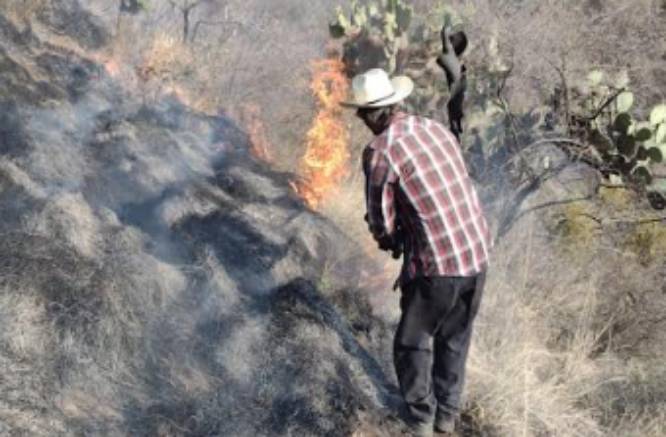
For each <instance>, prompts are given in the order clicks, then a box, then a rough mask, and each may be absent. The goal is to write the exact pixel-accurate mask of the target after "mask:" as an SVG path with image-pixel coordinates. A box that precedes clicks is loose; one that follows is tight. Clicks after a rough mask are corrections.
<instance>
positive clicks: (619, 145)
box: [569, 71, 666, 208]
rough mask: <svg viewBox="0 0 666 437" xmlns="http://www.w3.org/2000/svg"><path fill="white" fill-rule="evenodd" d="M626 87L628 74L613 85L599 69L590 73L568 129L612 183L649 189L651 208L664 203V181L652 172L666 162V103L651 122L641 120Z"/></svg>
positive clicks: (579, 94)
mask: <svg viewBox="0 0 666 437" xmlns="http://www.w3.org/2000/svg"><path fill="white" fill-rule="evenodd" d="M627 86H628V78H627V77H626V74H620V75H619V76H618V77H616V78H615V80H614V81H610V80H607V79H606V78H605V75H604V73H603V72H601V71H593V72H591V73H590V74H589V76H588V78H587V84H586V85H585V86H584V88H583V89H584V90H583V91H580V90H578V91H577V92H574V93H572V96H573V97H574V104H575V105H576V106H574V107H573V108H572V115H571V116H570V120H569V127H570V129H571V131H572V133H573V134H575V135H577V136H580V137H583V138H584V139H585V140H586V141H587V142H588V143H590V144H591V145H592V147H593V150H592V154H593V155H594V158H595V159H596V160H597V161H599V162H600V169H601V171H602V173H603V174H604V176H606V177H607V178H608V179H609V180H610V181H611V182H612V183H613V184H615V185H627V186H631V187H633V188H636V189H638V190H640V191H646V192H647V193H648V195H649V196H650V200H651V201H652V203H653V205H655V204H663V199H664V196H665V195H666V180H663V179H658V178H655V177H654V175H653V173H654V172H653V170H654V167H655V165H657V164H660V163H662V162H664V160H665V159H666V104H660V105H657V106H655V107H654V108H652V110H651V111H650V116H649V118H648V119H647V120H640V119H637V118H635V117H634V114H633V112H632V109H633V107H634V94H633V93H632V92H631V91H629V90H628V88H627ZM576 97H577V98H576ZM662 208H663V206H662Z"/></svg>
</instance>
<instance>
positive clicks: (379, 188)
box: [363, 147, 398, 241]
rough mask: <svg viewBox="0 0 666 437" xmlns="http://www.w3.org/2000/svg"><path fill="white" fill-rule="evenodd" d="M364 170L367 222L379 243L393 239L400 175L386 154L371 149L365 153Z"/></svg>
mask: <svg viewBox="0 0 666 437" xmlns="http://www.w3.org/2000/svg"><path fill="white" fill-rule="evenodd" d="M363 170H364V173H365V179H366V184H365V198H366V209H367V215H366V220H367V222H368V227H369V228H370V232H371V233H372V236H373V237H374V238H375V240H378V241H380V240H383V239H386V238H388V237H393V234H394V232H395V214H396V213H395V190H396V185H397V182H398V175H397V174H396V172H395V171H394V170H393V168H392V166H391V164H390V162H389V161H388V159H387V157H386V156H385V154H384V153H383V152H382V151H380V150H376V149H373V148H371V147H366V148H365V150H364V151H363Z"/></svg>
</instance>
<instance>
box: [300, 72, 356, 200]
mask: <svg viewBox="0 0 666 437" xmlns="http://www.w3.org/2000/svg"><path fill="white" fill-rule="evenodd" d="M343 68H344V65H343V63H342V62H341V61H339V60H336V59H324V60H319V61H315V62H314V63H313V64H312V69H313V78H312V82H311V84H310V88H311V89H312V92H313V93H314V95H315V97H316V98H317V100H318V107H319V111H318V113H317V115H316V117H315V119H314V121H313V122H312V126H311V127H310V130H309V131H308V133H307V137H306V151H305V155H304V156H303V158H302V159H301V163H300V175H301V177H302V181H301V182H300V183H298V184H296V187H295V188H296V191H297V193H298V194H299V195H300V196H301V197H303V199H305V202H306V203H307V204H308V206H310V207H311V208H313V209H316V208H317V207H318V206H319V205H320V204H321V202H322V201H324V200H326V199H327V198H328V197H329V196H330V195H331V194H333V193H335V192H336V190H337V187H338V186H339V184H340V182H341V181H342V179H343V178H344V177H345V176H346V175H347V174H348V171H349V169H348V161H349V157H350V154H349V150H348V147H347V145H348V143H349V133H348V132H347V129H346V127H345V125H344V123H343V121H342V113H341V107H340V105H339V103H340V102H341V101H342V100H343V99H344V98H345V97H346V96H347V88H348V84H347V79H346V77H345V75H344V73H343Z"/></svg>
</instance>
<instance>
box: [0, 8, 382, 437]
mask: <svg viewBox="0 0 666 437" xmlns="http://www.w3.org/2000/svg"><path fill="white" fill-rule="evenodd" d="M71 4H72V5H75V2H73V3H71ZM72 7H74V6H72ZM77 16H78V15H77ZM45 20H48V18H45ZM56 21H57V22H56V23H55V25H56V27H57V28H58V29H60V30H61V31H62V32H65V33H66V34H67V35H68V37H69V38H72V39H75V40H76V39H84V40H85V39H87V38H89V33H85V34H82V33H80V32H78V31H74V30H73V29H72V28H71V27H70V26H66V25H64V24H63V23H61V22H60V21H59V19H58V20H56ZM61 24H62V25H61ZM88 24H90V23H86V26H88ZM0 25H2V26H11V24H10V23H4V22H2V21H0ZM90 25H91V26H93V25H94V23H93V24H90ZM10 30H11V29H10ZM93 33H95V32H93ZM45 37H46V36H45V34H43V33H42V34H40V35H39V38H45ZM36 38H37V36H36ZM36 41H37V40H35V44H37V42H36ZM84 47H88V46H86V45H84ZM6 48H8V49H7V50H5V49H6ZM9 49H11V50H9ZM23 50H25V48H22V47H19V46H15V45H14V43H13V42H11V41H10V42H7V41H2V42H0V56H2V57H3V59H7V61H8V62H10V61H12V62H15V64H16V65H18V66H21V67H25V69H28V68H31V69H34V70H33V71H32V72H31V73H32V74H33V76H31V77H43V78H46V79H47V80H46V81H47V82H48V83H49V86H50V87H51V92H50V93H49V94H48V95H43V96H39V95H36V94H31V93H21V90H22V89H23V88H22V87H26V88H27V89H36V87H37V83H36V82H35V81H34V80H32V79H30V77H28V76H21V74H20V71H21V70H20V69H18V68H17V69H16V70H12V71H9V72H4V73H2V74H3V75H5V76H3V80H2V81H0V86H2V87H3V88H2V89H1V91H2V92H0V95H3V96H5V95H8V96H11V97H12V100H14V101H15V103H12V104H10V103H2V104H1V105H2V106H1V107H2V108H7V110H6V111H3V112H2V115H0V117H2V121H5V123H3V124H2V127H0V138H2V139H3V140H7V141H3V146H2V147H3V148H2V155H1V156H0V180H1V181H2V186H3V191H2V193H0V194H1V195H0V205H1V206H2V209H3V215H4V217H3V218H4V219H5V220H3V224H2V231H3V232H2V234H0V252H1V253H2V254H3V256H2V262H0V277H2V278H3V280H2V287H1V288H0V303H2V307H3V308H12V309H13V310H14V311H13V312H12V311H1V312H0V322H2V324H3V326H5V327H6V329H5V330H4V331H3V334H2V335H0V368H1V369H2V372H3V375H5V376H6V380H5V379H3V381H0V387H2V391H3V393H10V392H14V393H19V394H20V395H19V396H18V397H13V396H2V397H0V418H2V421H7V422H8V423H9V424H10V425H9V427H10V429H12V430H19V431H21V432H25V433H29V434H31V435H52V434H53V432H55V433H60V434H63V435H64V434H69V433H85V434H89V435H238V436H243V435H248V436H249V435H252V436H255V435H276V434H278V435H290V434H298V435H347V434H351V432H353V429H354V427H355V422H354V421H355V420H356V412H357V410H358V408H360V406H361V405H363V406H364V408H366V409H368V410H381V409H383V408H386V407H387V405H389V402H390V396H389V388H390V385H391V382H390V379H389V377H388V376H387V374H386V373H385V371H384V369H386V368H387V367H386V366H387V363H386V361H385V359H377V358H374V355H373V354H371V353H369V352H368V350H367V349H366V347H367V346H366V347H364V346H362V345H361V344H360V343H359V341H358V338H360V337H362V336H363V335H374V336H377V337H380V338H388V336H387V335H384V330H385V327H384V326H383V325H382V324H381V323H378V324H377V325H376V326H371V324H369V323H368V314H367V313H365V314H364V313H363V312H362V311H360V309H363V308H365V309H367V303H366V302H365V301H364V298H363V296H362V295H359V294H358V293H357V290H355V289H354V286H355V284H356V283H357V282H358V273H359V268H360V265H359V263H358V254H357V252H356V245H355V244H354V243H353V242H352V241H350V240H348V239H347V238H346V237H345V236H344V235H343V234H342V233H341V232H340V230H339V229H337V228H336V227H335V226H334V225H332V224H331V223H330V222H328V221H326V220H325V219H323V218H322V217H321V216H318V215H316V214H312V213H310V212H308V211H307V210H306V208H305V207H304V205H303V203H302V202H301V201H300V200H299V199H297V198H296V197H294V195H293V193H292V192H291V188H290V186H289V183H288V182H289V179H290V178H291V176H290V175H287V174H283V173H278V172H276V171H273V170H270V169H268V168H267V167H266V166H264V165H263V164H261V163H259V162H257V161H255V160H254V159H253V158H252V156H251V154H250V150H251V147H250V144H249V142H248V137H247V135H245V133H243V132H242V130H241V129H240V128H239V127H238V126H236V124H235V123H234V122H233V121H232V120H231V119H229V118H228V117H225V116H224V115H216V116H213V115H210V114H202V113H199V112H196V111H194V110H193V109H192V108H189V107H187V106H186V105H185V104H183V103H182V102H181V101H179V100H178V99H177V98H175V97H173V96H171V97H169V96H157V97H156V98H150V99H146V98H142V97H145V96H141V95H138V94H137V93H136V89H135V88H133V87H132V85H131V84H126V83H124V82H123V77H122V75H120V76H118V77H115V76H110V75H109V74H108V72H107V71H106V69H105V68H104V65H102V64H101V63H100V64H97V63H95V62H93V61H90V60H89V59H88V58H87V57H86V56H85V54H80V52H78V51H74V50H72V51H69V50H65V49H61V50H55V49H49V48H45V49H44V50H43V51H42V54H44V52H48V56H43V57H42V58H41V59H42V60H41V62H39V63H35V64H32V63H27V62H25V59H26V58H30V54H29V52H28V51H27V50H26V51H25V53H24V52H23ZM7 53H12V54H11V55H9V54H7ZM16 53H21V56H17V55H16ZM77 53H79V54H77ZM28 64H30V65H28ZM7 77H9V78H10V79H11V80H5V79H7ZM306 91H307V88H306ZM334 257H335V259H333V258H334ZM324 275H335V278H338V277H339V278H341V279H340V280H339V281H338V282H336V283H335V288H334V287H332V286H331V284H330V282H329V283H326V282H325V281H324V279H323V277H324ZM336 281H337V279H336ZM341 289H342V290H341ZM322 293H323V295H322ZM342 310H344V311H348V310H349V311H348V312H349V314H351V316H350V318H349V319H346V318H345V317H342V316H341V315H340V311H342ZM352 310H353V311H352ZM26 321H31V322H32V324H31V326H29V327H26V326H24V323H25V322H26ZM361 329H362V330H363V331H361ZM386 350H388V349H386ZM22 363H30V364H22ZM25 366H28V367H27V368H29V369H30V370H29V374H26V373H25V368H26V367H25ZM13 381H14V382H13ZM16 381H20V382H16ZM15 382H16V383H15ZM17 384H18V385H17ZM35 387H38V388H35ZM19 406H20V408H21V411H22V412H21V413H20V414H19V413H16V411H18V410H17V409H18V408H19Z"/></svg>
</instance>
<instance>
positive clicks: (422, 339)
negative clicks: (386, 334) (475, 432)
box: [394, 272, 485, 422]
mask: <svg viewBox="0 0 666 437" xmlns="http://www.w3.org/2000/svg"><path fill="white" fill-rule="evenodd" d="M484 283H485V272H483V273H480V274H478V275H476V276H470V277H458V276H454V277H444V276H440V277H431V278H417V279H415V280H412V281H410V282H409V283H407V284H406V285H405V286H404V287H403V289H402V298H401V299H400V308H401V310H402V317H401V319H400V324H399V325H398V330H397V332H396V336H395V342H394V363H395V369H396V373H397V376H398V382H399V383H400V390H401V391H402V395H403V398H404V400H405V402H406V404H407V408H408V410H409V412H410V413H411V416H412V419H413V420H415V421H418V422H430V421H432V420H433V418H434V415H435V413H436V412H437V410H439V412H440V413H445V414H450V415H457V414H458V413H459V411H460V401H461V399H460V397H461V394H462V389H463V384H464V380H465V361H466V360H467V352H468V350H469V344H470V339H471V336H472V322H473V321H474V318H475V316H476V313H477V312H478V309H479V304H480V302H481V296H482V294H483V286H484Z"/></svg>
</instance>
